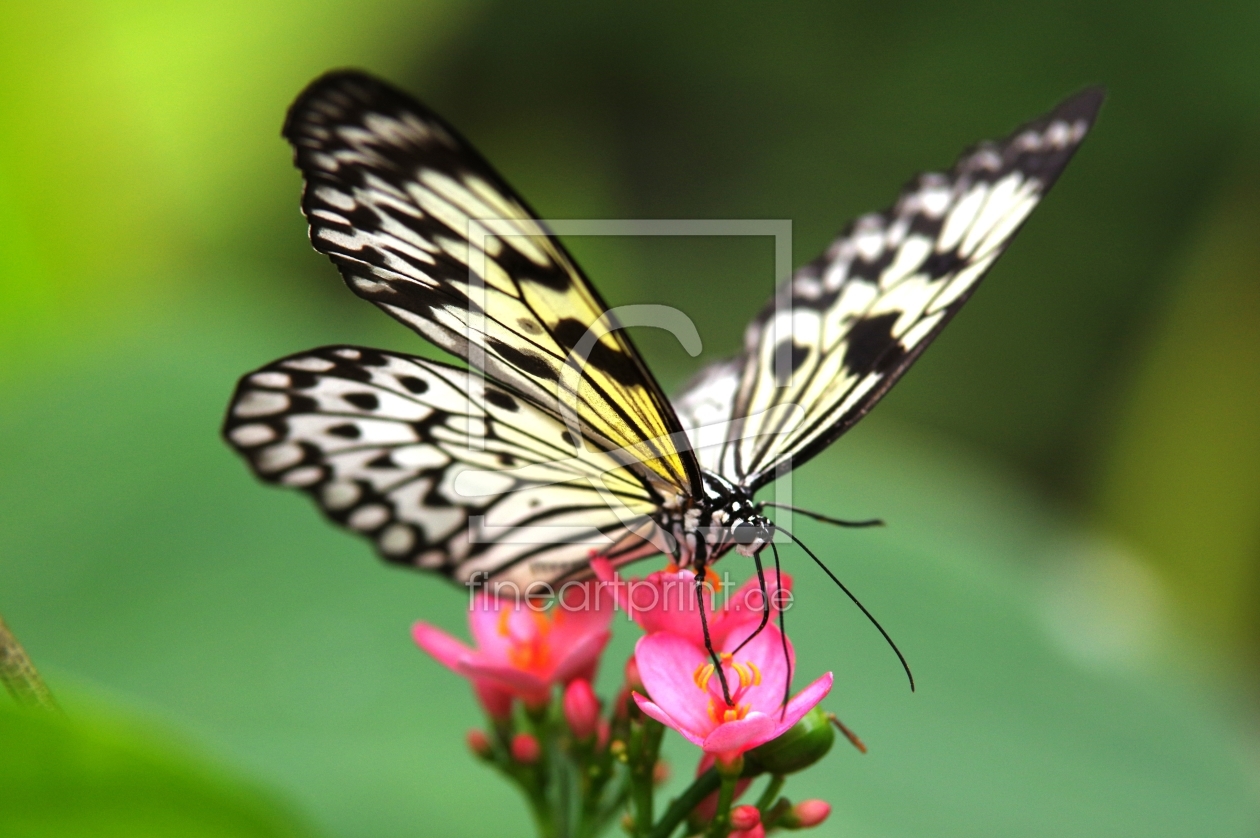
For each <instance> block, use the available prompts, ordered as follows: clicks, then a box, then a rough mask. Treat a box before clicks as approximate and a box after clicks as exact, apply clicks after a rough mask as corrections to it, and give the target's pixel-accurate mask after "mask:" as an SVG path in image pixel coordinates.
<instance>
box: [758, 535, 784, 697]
mask: <svg viewBox="0 0 1260 838" xmlns="http://www.w3.org/2000/svg"><path fill="white" fill-rule="evenodd" d="M770 552H772V553H774V584H775V591H776V592H779V591H782V590H783V573H782V572H781V571H780V570H779V548H778V547H775V546H774V542H773V541H771V542H770ZM758 567H760V565H758ZM778 607H779V641H780V642H781V643H782V644H783V663H784V664H785V665H786V666H785V669H786V670H787V675H786V676H785V677H784V679H783V712H784V713H786V712H787V704H788V699H789V698H791V696H792V656H791V655H790V654H788V640H787V621H786V620H785V619H784V618H783V612H784V611H786V610H787V608H786V603H783V602H780V603H779V606H778Z"/></svg>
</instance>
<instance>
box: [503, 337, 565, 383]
mask: <svg viewBox="0 0 1260 838" xmlns="http://www.w3.org/2000/svg"><path fill="white" fill-rule="evenodd" d="M486 343H487V344H488V345H489V346H490V348H491V349H493V350H494V351H495V353H497V354H498V356H499V357H500V358H502V359H503V360H505V361H507V362H508V363H509V364H511V365H512V366H514V367H516V368H517V369H518V370H520V371H521V372H523V373H525V374H526V375H531V376H533V377H534V378H541V379H544V380H546V381H557V382H558V381H559V380H560V376H559V375H558V374H557V373H556V370H555V368H554V367H552V366H551V364H550V363H549V362H548V361H547V359H546V358H543V357H542V356H540V355H535V354H534V353H533V352H526V351H524V350H522V349H517V348H516V347H515V346H509V345H508V344H506V343H504V342H503V341H500V340H495V339H494V338H490V339H488V340H487V341H486Z"/></svg>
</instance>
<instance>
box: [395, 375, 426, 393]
mask: <svg viewBox="0 0 1260 838" xmlns="http://www.w3.org/2000/svg"><path fill="white" fill-rule="evenodd" d="M398 383H399V384H401V385H402V386H404V387H406V388H407V389H408V390H410V391H411V392H413V393H423V392H425V391H427V390H428V389H429V382H427V381H425V380H424V379H423V378H416V377H415V376H411V375H402V376H399V377H398Z"/></svg>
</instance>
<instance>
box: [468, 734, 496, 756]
mask: <svg viewBox="0 0 1260 838" xmlns="http://www.w3.org/2000/svg"><path fill="white" fill-rule="evenodd" d="M466 741H467V742H468V750H470V751H472V752H473V753H474V754H476V755H477V756H479V757H488V756H490V753H491V749H490V738H489V737H488V736H486V734H485V732H484V731H481V730H478V729H477V728H473V729H472V730H470V731H468V736H467V739H466Z"/></svg>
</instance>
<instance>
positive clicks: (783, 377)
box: [774, 338, 810, 387]
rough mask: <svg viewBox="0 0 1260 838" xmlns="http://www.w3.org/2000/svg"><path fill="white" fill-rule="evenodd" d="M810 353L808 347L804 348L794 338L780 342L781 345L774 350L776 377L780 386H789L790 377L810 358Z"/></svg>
mask: <svg viewBox="0 0 1260 838" xmlns="http://www.w3.org/2000/svg"><path fill="white" fill-rule="evenodd" d="M809 352H810V349H809V347H808V346H802V345H801V344H799V343H797V342H796V341H794V340H792V338H784V339H783V340H781V341H779V345H778V346H776V347H775V348H774V375H775V382H776V383H777V384H778V386H780V387H783V386H786V385H787V383H788V377H789V376H791V374H792V373H794V372H796V371H797V370H798V369H800V368H801V364H803V363H805V359H806V358H808V357H809Z"/></svg>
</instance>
